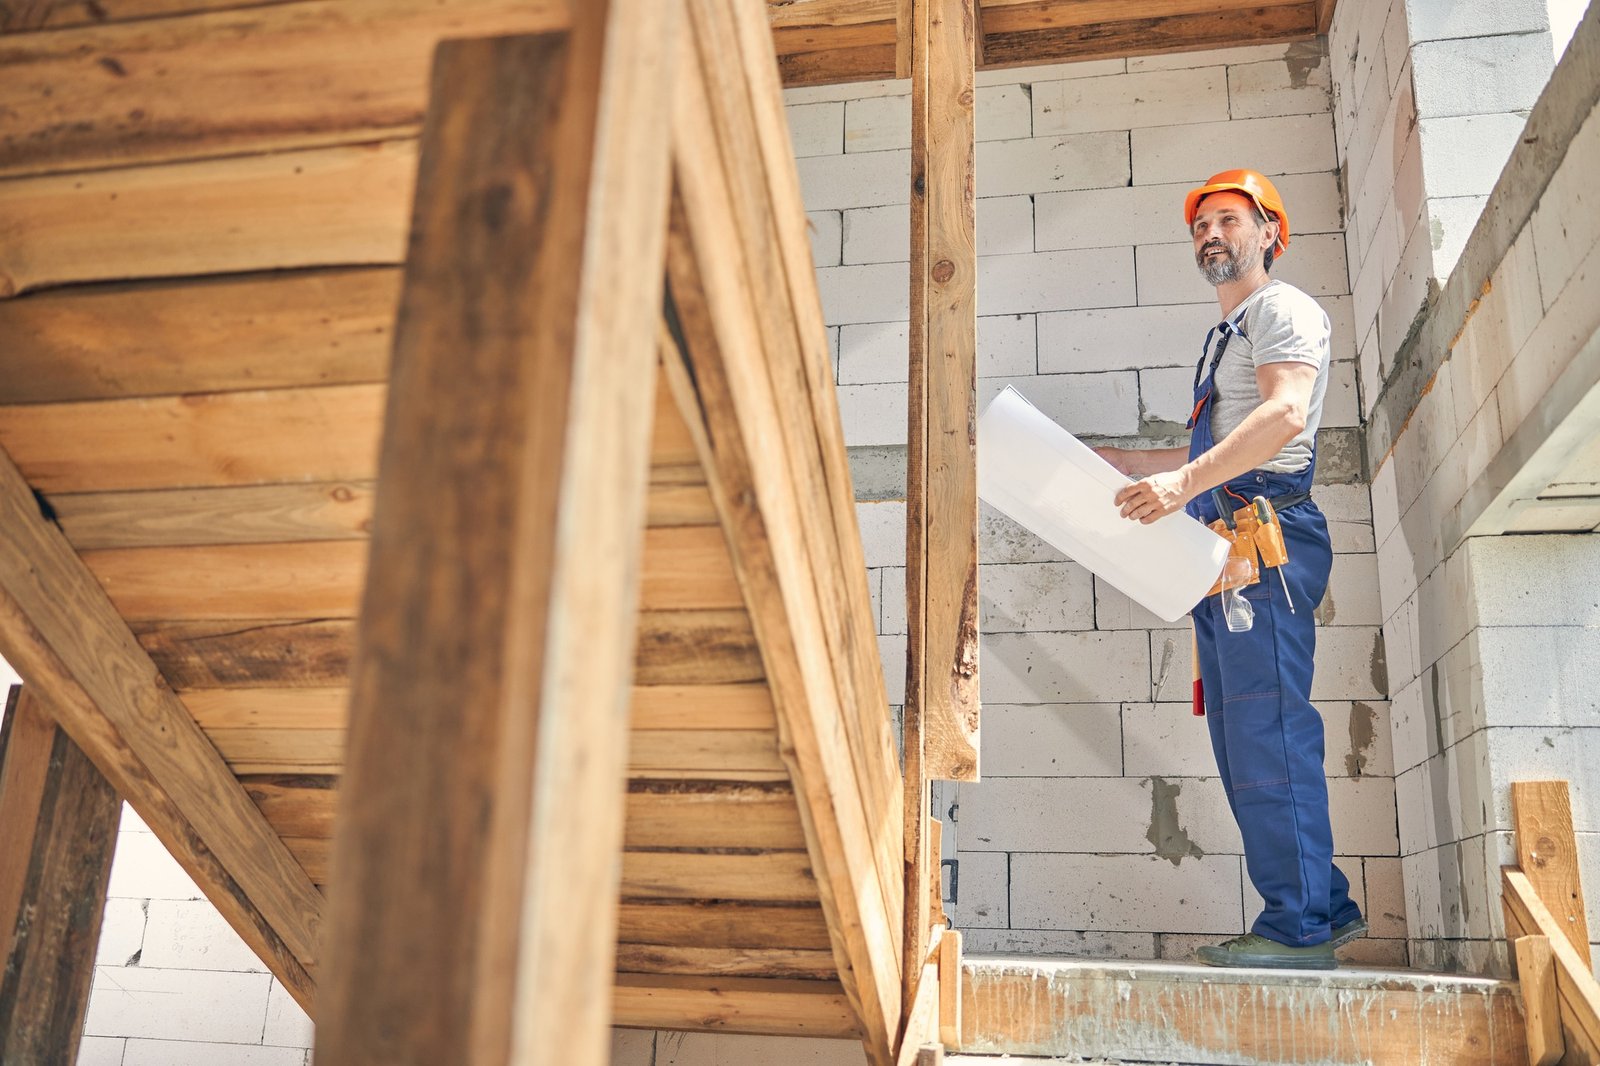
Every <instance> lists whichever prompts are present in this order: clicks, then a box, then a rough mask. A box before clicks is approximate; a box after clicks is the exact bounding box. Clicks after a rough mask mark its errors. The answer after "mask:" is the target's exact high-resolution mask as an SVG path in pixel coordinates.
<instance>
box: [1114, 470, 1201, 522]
mask: <svg viewBox="0 0 1600 1066" xmlns="http://www.w3.org/2000/svg"><path fill="white" fill-rule="evenodd" d="M1193 497H1194V493H1193V492H1191V491H1190V490H1189V478H1188V476H1187V475H1186V474H1185V472H1184V471H1182V470H1174V471H1172V472H1170V473H1165V474H1151V475H1150V476H1149V477H1147V478H1144V479H1143V480H1141V481H1135V482H1134V483H1133V484H1131V485H1129V486H1128V487H1127V488H1125V489H1123V490H1122V491H1121V492H1119V493H1117V496H1116V499H1115V501H1114V502H1115V503H1116V504H1118V505H1119V506H1120V507H1121V508H1122V517H1123V518H1127V519H1131V520H1133V521H1136V522H1142V523H1144V524H1145V525H1149V524H1150V523H1151V522H1154V521H1155V520H1156V519H1158V518H1165V517H1166V516H1167V515H1169V514H1171V513H1172V512H1174V511H1177V510H1181V509H1182V508H1183V505H1184V504H1186V503H1188V502H1189V500H1190V499H1192V498H1193Z"/></svg>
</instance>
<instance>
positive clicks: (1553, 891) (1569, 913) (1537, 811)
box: [1511, 781, 1589, 963]
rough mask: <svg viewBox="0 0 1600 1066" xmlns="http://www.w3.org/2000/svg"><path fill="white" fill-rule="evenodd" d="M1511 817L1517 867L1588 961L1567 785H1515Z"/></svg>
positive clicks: (1582, 956)
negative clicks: (1515, 832) (1513, 826)
mask: <svg viewBox="0 0 1600 1066" xmlns="http://www.w3.org/2000/svg"><path fill="white" fill-rule="evenodd" d="M1511 817H1512V820H1513V822H1514V823H1515V825H1516V830H1517V836H1516V839H1517V865H1518V866H1519V867H1520V868H1521V869H1522V872H1523V874H1525V875H1526V876H1527V878H1528V882H1529V884H1531V885H1533V889H1534V891H1535V892H1537V893H1538V894H1539V898H1540V899H1541V900H1543V901H1544V905H1545V906H1546V907H1548V908H1550V913H1551V914H1553V915H1555V916H1556V920H1557V921H1558V922H1560V923H1561V929H1562V932H1563V933H1564V935H1565V936H1566V938H1567V943H1569V944H1571V945H1572V950H1573V951H1576V952H1577V953H1578V957H1579V958H1581V959H1582V960H1583V961H1584V962H1585V963H1587V962H1589V921H1588V917H1587V914H1586V912H1585V910H1584V904H1583V884H1582V882H1581V880H1580V879H1579V875H1578V841H1577V837H1576V836H1574V835H1573V831H1572V800H1571V798H1570V796H1569V795H1568V790H1567V783H1566V782H1565V781H1513V782H1512V783H1511Z"/></svg>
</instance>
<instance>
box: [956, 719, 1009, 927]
mask: <svg viewBox="0 0 1600 1066" xmlns="http://www.w3.org/2000/svg"><path fill="white" fill-rule="evenodd" d="M985 725H986V726H987V722H986V723H985ZM946 857H947V858H952V857H953V858H954V859H955V860H956V861H957V862H958V863H960V865H959V866H957V867H956V871H957V873H956V901H955V903H946V904H945V913H946V914H947V915H949V917H950V920H951V921H953V922H954V923H955V925H956V928H957V929H961V930H963V931H964V930H967V929H1004V928H1005V927H1006V924H1007V922H1008V921H1009V919H1010V882H1011V872H1010V856H1009V855H1007V854H1006V853H1005V852H1003V851H963V852H959V853H958V854H956V855H954V856H946ZM962 946H963V948H965V949H966V950H968V951H970V950H972V948H971V946H970V945H968V944H966V943H965V938H963V944H962Z"/></svg>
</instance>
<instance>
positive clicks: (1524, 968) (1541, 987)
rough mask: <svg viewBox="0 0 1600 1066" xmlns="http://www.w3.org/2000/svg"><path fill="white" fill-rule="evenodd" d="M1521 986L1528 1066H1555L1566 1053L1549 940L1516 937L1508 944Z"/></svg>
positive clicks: (1546, 938)
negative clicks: (1526, 1031)
mask: <svg viewBox="0 0 1600 1066" xmlns="http://www.w3.org/2000/svg"><path fill="white" fill-rule="evenodd" d="M1511 948H1512V956H1513V957H1514V958H1515V959H1516V963H1517V981H1518V983H1520V984H1521V986H1522V1016H1523V1018H1524V1019H1525V1020H1526V1022H1527V1025H1528V1066H1555V1064H1556V1063H1558V1062H1560V1061H1561V1057H1562V1055H1563V1054H1565V1052H1566V1050H1567V1043H1566V1040H1565V1039H1564V1038H1563V1037H1562V1035H1561V1003H1560V1000H1559V999H1558V997H1557V994H1556V960H1555V956H1554V955H1552V954H1551V953H1550V940H1549V938H1548V937H1543V936H1519V937H1517V938H1515V939H1514V940H1512V942H1511Z"/></svg>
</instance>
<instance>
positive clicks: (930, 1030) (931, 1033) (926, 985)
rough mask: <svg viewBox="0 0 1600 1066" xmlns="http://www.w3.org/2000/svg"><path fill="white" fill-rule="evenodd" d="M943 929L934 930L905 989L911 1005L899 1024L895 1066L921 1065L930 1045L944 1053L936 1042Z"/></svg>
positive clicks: (937, 1041) (937, 1035)
mask: <svg viewBox="0 0 1600 1066" xmlns="http://www.w3.org/2000/svg"><path fill="white" fill-rule="evenodd" d="M943 933H944V930H942V929H936V930H935V931H934V935H935V939H934V942H933V944H932V945H931V947H930V950H929V952H928V954H927V955H926V956H924V958H923V960H922V965H921V966H920V967H918V968H917V979H916V981H915V983H913V984H911V985H909V986H908V987H907V989H906V998H907V1000H908V1002H909V1004H910V1006H909V1008H908V1009H907V1010H906V1012H905V1023H904V1025H903V1026H902V1027H901V1032H900V1042H899V1052H898V1054H897V1055H896V1056H895V1064H896V1066H921V1063H922V1062H923V1058H922V1056H923V1054H924V1053H925V1052H927V1051H929V1050H930V1049H938V1050H939V1053H940V1054H942V1053H943V1048H942V1046H941V1045H940V1043H939V1000H940V995H939V945H940V943H941V942H942V940H943Z"/></svg>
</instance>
